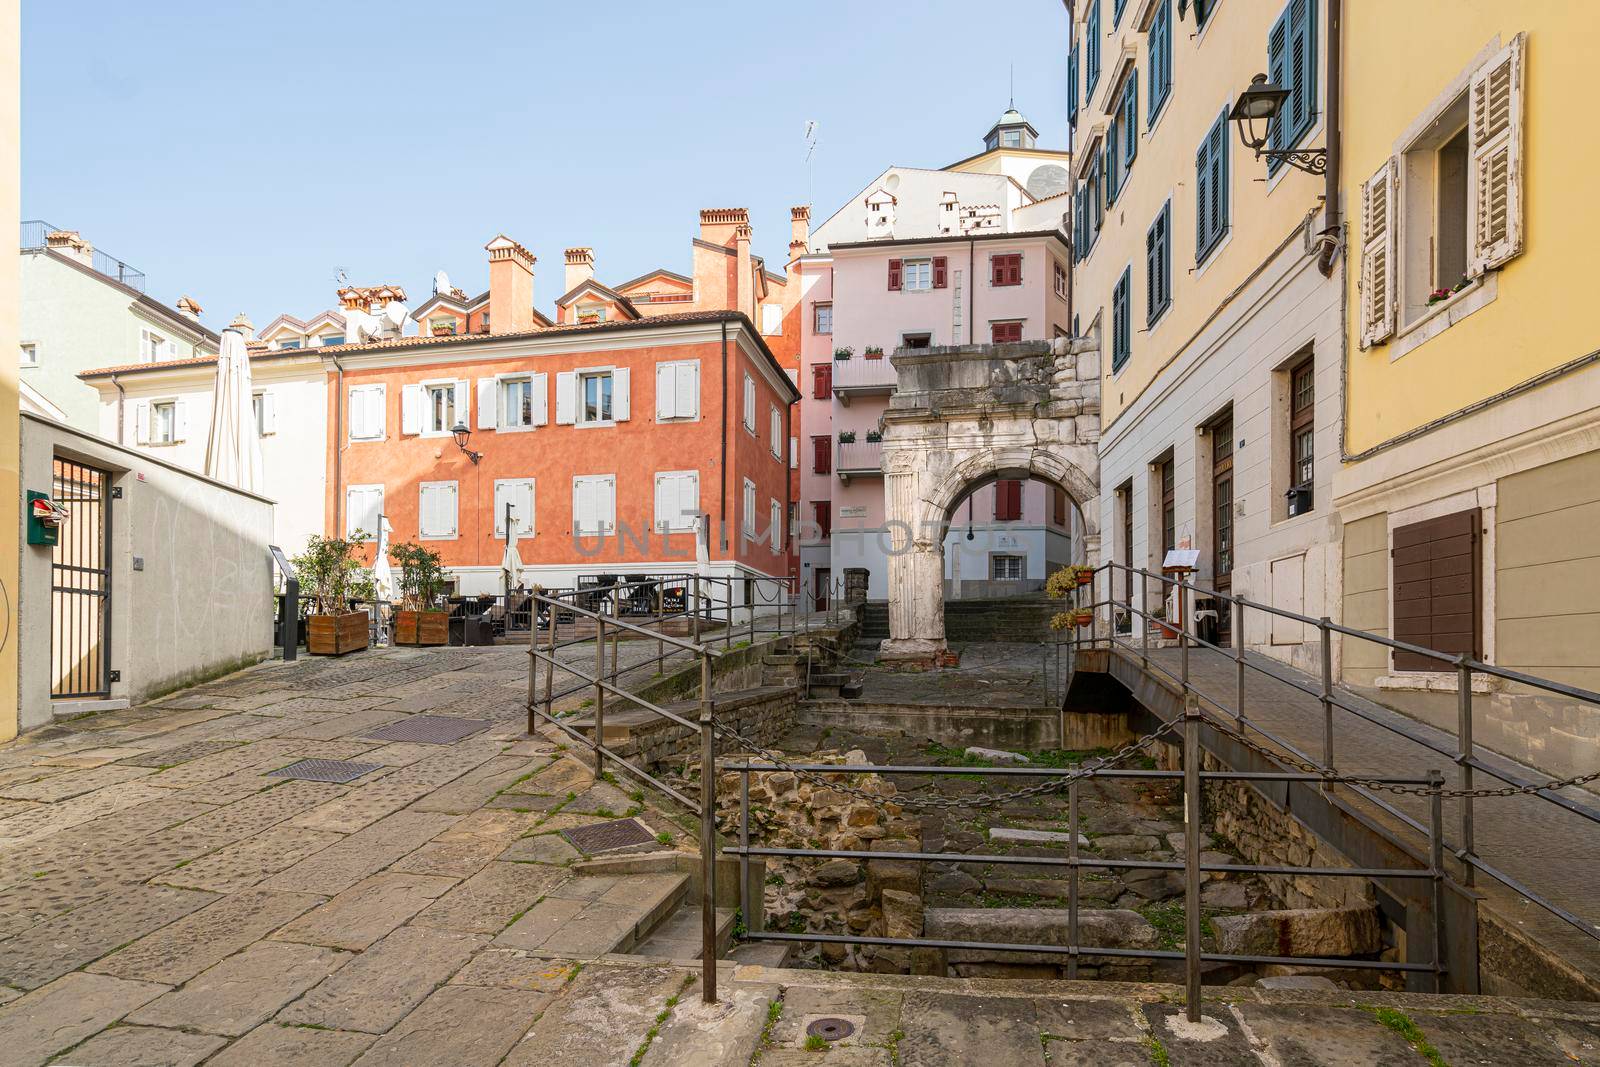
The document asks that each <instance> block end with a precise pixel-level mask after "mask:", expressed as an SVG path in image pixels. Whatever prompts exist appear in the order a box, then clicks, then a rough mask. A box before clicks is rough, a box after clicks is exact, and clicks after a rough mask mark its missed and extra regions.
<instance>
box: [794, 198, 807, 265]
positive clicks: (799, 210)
mask: <svg viewBox="0 0 1600 1067" xmlns="http://www.w3.org/2000/svg"><path fill="white" fill-rule="evenodd" d="M810 243H811V208H810V207H808V206H806V205H804V204H802V205H801V206H799V207H792V208H790V209H789V258H790V259H794V258H795V257H796V256H803V255H805V254H806V248H807V246H808V245H809V244H810Z"/></svg>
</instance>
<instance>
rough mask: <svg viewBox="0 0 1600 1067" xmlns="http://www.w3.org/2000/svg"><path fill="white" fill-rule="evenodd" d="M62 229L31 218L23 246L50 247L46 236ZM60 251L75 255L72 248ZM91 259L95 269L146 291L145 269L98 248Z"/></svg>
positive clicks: (24, 230)
mask: <svg viewBox="0 0 1600 1067" xmlns="http://www.w3.org/2000/svg"><path fill="white" fill-rule="evenodd" d="M60 231H61V227H59V226H52V225H51V224H50V223H48V222H45V221H44V220H43V219H30V220H28V221H27V222H24V223H23V224H22V242H21V248H22V250H23V251H24V252H26V251H28V250H29V249H32V248H48V247H49V246H50V245H49V242H48V241H47V240H46V239H45V238H46V237H47V236H48V235H49V234H52V233H57V232H60ZM59 251H60V252H61V254H62V255H65V256H72V255H73V252H72V250H71V249H67V248H63V249H60V250H59ZM74 258H76V257H74ZM90 259H91V261H92V264H91V265H92V266H93V267H94V269H95V270H97V271H99V272H100V273H101V274H104V275H105V276H106V277H107V278H111V279H113V280H115V281H118V282H121V283H122V284H123V285H126V286H127V287H128V288H130V289H136V290H138V291H139V292H141V293H142V292H144V271H142V270H135V269H134V268H133V267H131V266H129V265H128V264H126V263H124V262H122V260H120V259H118V258H117V257H116V256H108V255H106V254H105V253H104V252H102V251H100V250H99V249H98V248H96V249H95V250H94V252H93V254H92V255H91V257H90Z"/></svg>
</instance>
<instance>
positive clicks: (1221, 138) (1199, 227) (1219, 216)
mask: <svg viewBox="0 0 1600 1067" xmlns="http://www.w3.org/2000/svg"><path fill="white" fill-rule="evenodd" d="M1194 170H1195V234H1194V248H1195V254H1194V260H1195V263H1196V264H1200V263H1204V262H1205V261H1206V257H1207V256H1209V255H1210V254H1211V252H1212V250H1214V249H1215V248H1216V247H1217V245H1218V244H1220V243H1221V241H1222V238H1223V236H1224V235H1225V234H1227V232H1228V113H1227V112H1226V111H1224V112H1223V113H1222V114H1221V115H1219V116H1217V121H1216V122H1214V123H1213V124H1212V126H1211V129H1210V130H1208V131H1207V132H1206V136H1205V140H1203V141H1201V142H1200V150H1199V151H1198V152H1196V153H1195V157H1194Z"/></svg>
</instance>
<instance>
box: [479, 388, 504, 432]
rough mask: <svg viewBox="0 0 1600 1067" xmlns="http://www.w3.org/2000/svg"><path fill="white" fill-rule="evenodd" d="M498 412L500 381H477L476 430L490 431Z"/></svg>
mask: <svg viewBox="0 0 1600 1067" xmlns="http://www.w3.org/2000/svg"><path fill="white" fill-rule="evenodd" d="M499 411H500V381H499V379H497V378H479V379H478V429H480V430H492V429H494V427H495V416H496V414H498V413H499Z"/></svg>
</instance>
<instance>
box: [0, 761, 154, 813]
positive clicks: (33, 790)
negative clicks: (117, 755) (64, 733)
mask: <svg viewBox="0 0 1600 1067" xmlns="http://www.w3.org/2000/svg"><path fill="white" fill-rule="evenodd" d="M153 773H155V772H154V771H152V770H150V768H148V767H126V766H122V765H120V764H115V763H113V764H108V765H107V766H104V767H94V768H91V769H90V770H86V771H79V772H77V773H76V774H53V775H51V776H50V777H48V778H41V779H38V780H36V781H32V782H24V783H22V784H21V785H9V786H5V787H3V788H0V798H4V799H6V800H31V801H35V802H38V803H44V804H56V803H59V802H61V801H63V800H70V799H72V798H73V797H76V796H82V795H83V794H85V793H92V792H94V791H95V790H97V789H103V788H105V787H106V786H108V785H117V784H119V783H121V782H131V781H132V780H134V779H135V778H143V777H145V776H146V775H149V774H153Z"/></svg>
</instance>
